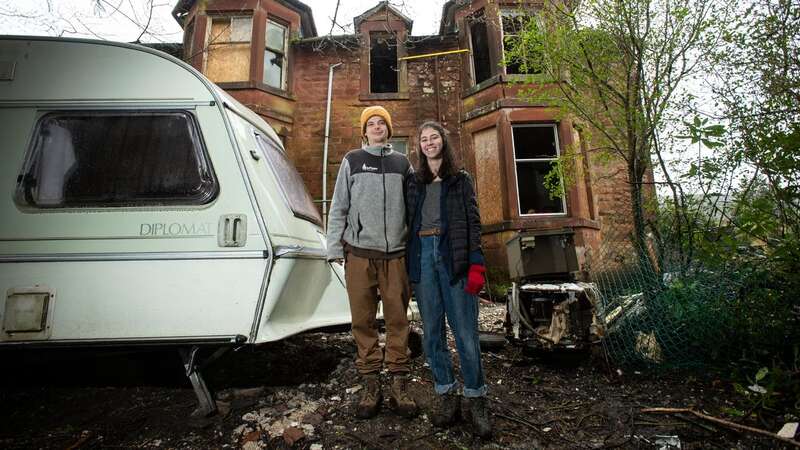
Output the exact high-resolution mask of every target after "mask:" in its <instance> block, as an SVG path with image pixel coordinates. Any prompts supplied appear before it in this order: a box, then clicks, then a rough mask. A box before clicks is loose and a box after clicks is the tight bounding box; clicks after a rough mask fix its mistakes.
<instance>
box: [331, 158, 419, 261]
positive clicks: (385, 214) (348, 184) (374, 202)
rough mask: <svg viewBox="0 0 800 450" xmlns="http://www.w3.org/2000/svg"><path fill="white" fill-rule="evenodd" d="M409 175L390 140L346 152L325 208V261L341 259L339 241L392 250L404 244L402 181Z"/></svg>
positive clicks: (408, 164) (411, 171) (401, 247)
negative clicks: (326, 248) (385, 142)
mask: <svg viewBox="0 0 800 450" xmlns="http://www.w3.org/2000/svg"><path fill="white" fill-rule="evenodd" d="M412 173H413V169H412V168H411V164H410V163H409V162H408V158H406V156H405V155H403V154H402V153H398V152H396V151H394V150H392V146H391V145H390V144H386V145H383V146H373V147H366V146H365V147H363V148H360V149H357V150H351V151H350V152H348V153H347V154H346V155H345V157H344V159H343V160H342V165H341V167H340V168H339V175H338V176H337V177H336V187H335V188H334V190H333V200H332V202H331V207H330V211H329V212H328V236H327V240H328V260H334V259H340V258H344V243H345V242H346V243H348V244H350V245H351V246H353V247H358V248H361V249H365V250H375V251H380V252H384V253H392V252H397V251H400V250H404V249H405V246H406V233H407V230H406V221H405V214H406V205H405V199H404V196H403V185H404V182H405V179H406V177H407V176H409V175H410V174H412Z"/></svg>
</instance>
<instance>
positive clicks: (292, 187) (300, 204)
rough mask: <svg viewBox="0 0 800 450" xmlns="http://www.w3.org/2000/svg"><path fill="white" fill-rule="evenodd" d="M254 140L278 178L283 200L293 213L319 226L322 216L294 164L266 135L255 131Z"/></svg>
mask: <svg viewBox="0 0 800 450" xmlns="http://www.w3.org/2000/svg"><path fill="white" fill-rule="evenodd" d="M256 142H257V143H258V147H259V149H260V150H261V152H262V153H263V154H264V156H266V157H267V161H269V166H270V167H271V168H272V172H273V173H274V174H275V178H276V179H277V180H278V186H279V187H280V189H281V192H282V194H283V198H284V200H286V203H287V205H288V206H289V208H290V209H291V210H292V212H294V215H295V216H297V217H300V218H303V219H306V220H308V221H311V222H313V223H315V224H317V225H319V226H322V218H321V217H320V215H319V211H317V207H316V206H314V201H313V200H311V196H310V195H309V194H308V191H307V190H306V185H305V184H304V183H303V178H302V177H300V174H299V173H298V172H297V169H295V167H294V164H292V162H291V161H289V158H288V157H287V156H286V153H284V152H283V150H281V149H280V148H278V146H277V145H276V144H275V143H273V142H272V141H270V140H269V139H267V138H266V137H264V136H262V135H260V134H258V133H256Z"/></svg>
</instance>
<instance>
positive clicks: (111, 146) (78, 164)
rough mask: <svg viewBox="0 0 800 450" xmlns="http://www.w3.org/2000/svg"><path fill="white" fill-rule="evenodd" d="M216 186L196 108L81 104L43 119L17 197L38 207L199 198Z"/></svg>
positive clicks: (175, 201) (170, 202) (210, 197)
mask: <svg viewBox="0 0 800 450" xmlns="http://www.w3.org/2000/svg"><path fill="white" fill-rule="evenodd" d="M217 191H218V187H217V182H216V179H215V177H214V173H213V170H212V167H211V163H210V161H209V159H208V156H207V154H206V152H205V149H204V146H203V143H202V139H201V137H200V134H199V132H198V128H197V124H196V123H195V121H194V119H193V117H192V116H191V115H190V114H189V113H186V112H183V111H174V112H162V111H158V112H155V111H151V112H147V111H144V112H139V111H123V112H120V111H113V112H111V111H109V112H85V111H81V112H56V113H50V114H47V115H45V116H44V117H42V118H41V119H40V120H39V121H38V123H37V125H36V129H35V132H34V138H33V142H32V143H31V147H30V150H29V152H28V156H27V158H26V163H25V166H24V167H23V170H22V173H21V174H20V175H19V177H18V178H17V188H16V194H15V199H16V201H17V203H18V204H20V205H26V206H33V207H37V208H80V207H121V206H160V205H199V204H205V203H208V202H210V201H211V200H213V198H214V197H215V196H216V194H217Z"/></svg>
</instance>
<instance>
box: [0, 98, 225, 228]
mask: <svg viewBox="0 0 800 450" xmlns="http://www.w3.org/2000/svg"><path fill="white" fill-rule="evenodd" d="M126 113H127V114H132V115H143V114H164V115H168V114H180V115H183V116H184V117H186V118H187V119H188V120H187V124H188V125H189V132H190V137H191V139H192V143H193V145H192V149H193V154H194V156H195V158H196V160H197V162H198V165H199V168H201V169H205V171H206V172H207V173H208V176H209V180H210V186H209V188H208V189H207V192H206V194H205V195H204V196H203V197H202V198H198V199H193V198H185V199H184V200H185V201H175V200H174V199H171V200H169V201H164V200H163V199H151V200H149V201H148V200H147V199H145V200H144V201H143V200H141V199H139V200H136V201H126V202H125V204H118V205H113V204H85V205H74V204H73V205H46V206H42V205H37V204H35V203H29V202H27V201H26V195H25V190H26V187H24V186H21V183H24V180H25V178H27V176H28V174H29V172H30V171H31V169H32V168H33V167H32V165H33V164H34V162H35V160H36V159H38V156H39V155H40V154H41V152H36V149H37V144H38V142H39V139H40V138H41V133H40V130H41V128H42V125H43V124H44V123H45V121H46V120H47V119H48V118H50V117H52V116H57V117H59V116H60V117H63V116H87V115H88V116H91V115H94V116H98V115H100V116H103V115H104V116H111V115H123V114H126ZM37 115H39V117H38V118H37V119H36V123H35V124H34V127H33V129H32V131H31V136H30V139H29V142H28V146H27V149H26V150H25V158H24V159H23V163H22V166H21V167H20V169H19V170H18V171H17V183H16V185H15V186H14V194H13V199H14V204H15V205H16V206H17V208H18V209H20V210H21V211H23V212H37V213H46V212H71V211H119V210H129V209H134V210H153V209H164V208H176V209H185V208H191V209H204V208H208V207H210V206H211V205H212V204H214V203H215V201H216V200H217V198H218V197H219V193H220V190H221V189H220V182H219V178H218V177H217V174H216V171H215V170H214V164H213V162H212V160H211V157H210V155H209V153H208V146H207V145H206V143H205V139H204V137H203V133H202V128H201V127H200V124H199V122H198V120H197V116H196V115H195V114H194V112H193V111H189V110H186V109H181V108H163V109H160V108H151V109H129V108H125V109H103V108H97V109H79V110H74V109H72V110H70V109H60V110H47V111H39V112H37Z"/></svg>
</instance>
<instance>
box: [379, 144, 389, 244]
mask: <svg viewBox="0 0 800 450" xmlns="http://www.w3.org/2000/svg"><path fill="white" fill-rule="evenodd" d="M384 148H385V147H381V180H382V181H383V240H384V241H386V253H389V230H388V229H387V228H386V170H385V169H384V168H383V151H384Z"/></svg>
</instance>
